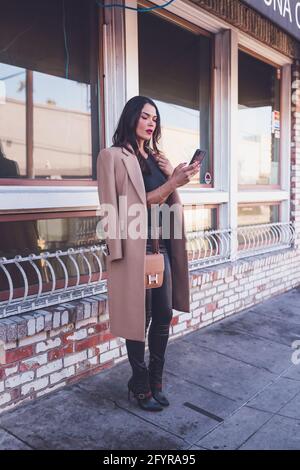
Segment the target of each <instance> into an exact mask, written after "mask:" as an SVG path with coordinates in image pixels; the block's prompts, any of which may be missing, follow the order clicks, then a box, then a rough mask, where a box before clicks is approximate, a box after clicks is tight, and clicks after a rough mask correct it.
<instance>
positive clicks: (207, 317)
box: [201, 312, 212, 322]
mask: <svg viewBox="0 0 300 470" xmlns="http://www.w3.org/2000/svg"><path fill="white" fill-rule="evenodd" d="M211 319H212V312H207V313H202V315H201V322H207V321H208V320H211Z"/></svg>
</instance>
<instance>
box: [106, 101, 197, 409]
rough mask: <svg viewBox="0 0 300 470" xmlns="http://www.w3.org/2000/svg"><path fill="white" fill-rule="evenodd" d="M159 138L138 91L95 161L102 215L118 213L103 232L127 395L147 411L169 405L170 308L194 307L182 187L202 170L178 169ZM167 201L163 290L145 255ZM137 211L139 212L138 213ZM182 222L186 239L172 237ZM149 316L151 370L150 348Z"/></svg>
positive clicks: (153, 115)
mask: <svg viewBox="0 0 300 470" xmlns="http://www.w3.org/2000/svg"><path fill="white" fill-rule="evenodd" d="M160 135H161V128H160V115H159V111H158V109H157V106H156V104H155V103H154V102H153V101H152V100H151V99H149V98H147V97H144V96H135V97H133V98H131V99H130V100H129V101H128V102H127V103H126V105H125V107H124V109H123V111H122V114H121V117H120V120H119V123H118V126H117V129H116V131H115V134H114V136H113V146H112V147H110V148H106V149H103V150H102V151H101V152H100V154H99V157H98V161H97V173H98V191H99V200H100V204H101V215H103V213H104V212H107V213H108V212H109V210H110V209H113V211H112V212H114V214H113V216H111V217H110V214H109V216H108V219H107V220H108V221H107V223H108V230H107V234H106V236H105V238H106V242H107V246H108V255H107V291H108V305H109V315H110V331H111V333H112V334H114V335H115V336H122V337H124V338H125V339H126V348H127V353H128V360H129V362H130V365H131V367H132V377H131V378H130V380H129V382H128V397H129V398H130V392H132V393H133V394H134V397H135V398H136V399H137V402H138V405H139V406H140V407H141V408H142V409H144V410H147V411H161V410H162V409H163V406H168V405H169V401H168V399H167V397H166V396H165V394H164V393H163V391H162V374H163V367H164V362H165V351H166V347H167V343H168V337H169V327H170V323H171V320H172V314H173V312H172V309H173V308H175V309H177V310H180V311H185V312H189V311H190V307H189V274H188V260H187V251H186V238H185V229H184V217H183V209H182V204H181V201H180V198H179V194H178V192H177V188H178V187H180V186H183V185H185V184H186V183H188V182H189V180H190V178H191V177H192V176H193V175H194V174H196V173H197V172H199V164H198V163H195V164H193V165H186V162H184V163H180V164H179V165H178V166H177V167H176V168H175V169H173V167H172V165H171V163H170V161H169V160H168V159H167V158H166V157H165V156H164V155H163V154H162V153H161V152H160V151H159V149H158V140H159V138H160ZM151 141H152V147H151V146H150V143H151ZM164 203H165V204H167V205H168V206H169V208H175V210H174V212H172V214H171V216H170V219H169V220H170V232H169V233H170V236H169V238H167V237H163V231H162V227H163V224H162V222H163V220H162V216H161V212H160V214H159V224H158V225H159V229H158V234H159V246H160V252H161V253H163V255H164V262H165V271H164V280H163V284H162V286H161V287H159V288H153V289H145V287H144V272H145V253H146V252H151V234H152V232H151V227H154V228H155V227H157V224H155V223H154V222H155V221H154V220H153V221H152V220H151V216H152V214H153V212H151V208H152V209H153V206H154V208H155V207H156V208H157V207H158V206H157V205H158V204H159V205H163V204H164ZM124 204H125V205H126V208H128V210H127V212H125V209H124ZM134 209H137V210H136V211H135V212H134ZM136 213H138V221H137V220H136V218H137V217H135V218H132V216H133V215H135V214H136ZM152 218H153V219H154V217H152ZM137 222H138V223H137ZM102 223H103V220H102ZM178 225H180V235H181V237H177V236H175V235H174V234H175V228H176V227H177V229H178ZM138 227H139V228H141V229H142V230H141V231H142V235H141V234H140V231H139V230H138ZM128 232H129V233H128ZM156 233H157V232H156ZM177 233H178V232H177ZM154 235H155V233H154ZM150 316H151V319H152V321H151V326H150V329H149V334H148V345H149V353H150V354H149V356H150V360H149V368H148V367H147V366H146V364H145V361H144V353H145V338H146V334H147V328H148V326H149V321H150Z"/></svg>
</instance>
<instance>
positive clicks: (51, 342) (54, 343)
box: [36, 338, 61, 353]
mask: <svg viewBox="0 0 300 470" xmlns="http://www.w3.org/2000/svg"><path fill="white" fill-rule="evenodd" d="M60 345H61V339H60V338H56V339H48V340H47V341H45V342H41V343H38V344H37V345H36V352H37V353H39V352H44V351H48V349H53V348H57V347H58V346H60Z"/></svg>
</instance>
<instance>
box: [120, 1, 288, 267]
mask: <svg viewBox="0 0 300 470" xmlns="http://www.w3.org/2000/svg"><path fill="white" fill-rule="evenodd" d="M151 1H152V3H153V4H155V5H163V4H165V0H151ZM126 4H127V5H128V6H131V7H137V1H136V0H135V1H133V0H130V1H129V0H126ZM165 9H166V10H168V11H169V12H171V13H174V14H175V15H177V16H178V17H181V18H183V19H184V20H186V21H188V22H190V23H192V24H194V25H196V26H199V27H200V28H203V29H206V30H207V31H209V32H211V33H214V34H215V35H216V36H215V70H214V77H213V79H214V96H215V102H214V116H215V119H214V123H213V128H214V129H213V130H214V136H215V137H214V175H215V181H214V184H215V187H214V188H188V187H183V188H179V192H180V195H181V200H182V203H183V204H191V203H193V204H196V203H200V204H220V207H219V223H220V227H219V228H227V227H230V228H231V229H236V228H237V208H238V204H239V203H242V202H249V203H251V202H264V203H266V202H273V201H280V202H281V220H280V221H281V222H289V221H290V163H291V160H290V158H291V155H290V154H291V152H290V149H291V123H290V116H291V63H292V60H291V59H290V58H289V57H287V56H285V55H284V54H281V53H280V52H277V51H275V50H274V49H272V48H271V47H269V46H267V45H265V44H262V43H261V42H260V41H258V40H256V39H254V38H253V37H251V36H249V35H248V34H246V33H244V32H243V31H240V30H239V29H238V28H236V27H234V26H232V25H231V24H229V23H226V22H225V21H224V20H221V19H219V18H217V17H216V16H214V15H213V14H211V13H208V12H207V11H205V10H203V9H201V8H200V7H199V6H196V5H194V4H191V3H189V2H188V1H183V0H176V2H173V3H172V4H170V5H168V6H167V7H165ZM124 15H125V38H126V39H125V41H126V51H125V54H126V63H127V70H126V100H128V99H130V98H131V97H132V96H135V95H138V94H139V84H138V76H139V68H138V27H137V12H135V11H133V10H128V9H125V12H124ZM239 45H241V46H245V47H247V48H248V49H250V50H252V51H253V52H254V53H256V54H259V55H260V56H262V57H264V58H265V59H267V60H270V61H272V62H273V63H274V64H277V65H278V66H279V67H282V72H283V73H282V78H281V82H282V83H281V87H282V88H281V89H282V90H284V93H282V94H281V95H282V101H281V106H282V108H281V111H282V121H281V122H282V128H281V155H282V161H281V163H282V164H281V189H280V190H251V191H250V190H240V191H238V180H237V165H236V162H237V138H236V135H237V110H238V48H239ZM283 157H284V158H283ZM235 253H236V246H232V259H234V258H235V256H236V255H235Z"/></svg>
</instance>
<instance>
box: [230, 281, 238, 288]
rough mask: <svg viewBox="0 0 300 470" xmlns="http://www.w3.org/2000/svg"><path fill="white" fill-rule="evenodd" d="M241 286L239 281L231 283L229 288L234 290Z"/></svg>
mask: <svg viewBox="0 0 300 470" xmlns="http://www.w3.org/2000/svg"><path fill="white" fill-rule="evenodd" d="M238 285H239V281H233V282H230V283H229V288H230V289H233V288H234V287H237V286H238Z"/></svg>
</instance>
